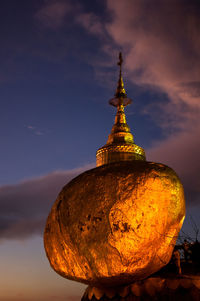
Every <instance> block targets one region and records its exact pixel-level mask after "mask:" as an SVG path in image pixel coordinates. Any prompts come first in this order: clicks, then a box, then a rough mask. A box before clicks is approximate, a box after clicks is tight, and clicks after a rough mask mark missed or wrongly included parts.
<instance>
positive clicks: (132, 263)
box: [44, 55, 185, 287]
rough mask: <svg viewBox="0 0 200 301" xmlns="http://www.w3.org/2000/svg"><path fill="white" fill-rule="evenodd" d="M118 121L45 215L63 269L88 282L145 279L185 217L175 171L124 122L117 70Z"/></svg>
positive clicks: (55, 261) (48, 241) (54, 260)
mask: <svg viewBox="0 0 200 301" xmlns="http://www.w3.org/2000/svg"><path fill="white" fill-rule="evenodd" d="M121 64H122V58H121V55H120V61H119V65H120V77H119V82H118V88H117V91H116V94H115V98H114V99H112V100H111V101H110V103H111V104H113V105H114V106H116V107H117V114H116V118H115V124H114V126H113V128H112V131H111V134H110V135H109V138H108V141H107V144H106V145H105V146H103V147H102V148H100V149H99V150H98V151H97V155H96V157H97V167H96V168H94V169H91V170H88V171H86V172H84V173H82V174H80V175H79V176H78V177H76V178H74V179H73V180H72V181H70V182H69V183H68V184H67V185H66V186H65V187H64V188H63V189H62V190H61V192H60V193H59V195H58V197H57V200H56V201H55V203H54V205H53V207H52V210H51V212H50V214H49V217H48V219H47V223H46V228H45V233H44V245H45V250H46V254H47V257H48V259H49V261H50V264H51V266H52V268H53V269H54V270H55V271H56V272H57V273H58V274H60V275H61V276H63V277H66V278H68V279H72V280H76V281H80V282H83V283H86V284H90V285H93V286H97V287H98V286H114V285H121V284H125V283H130V282H132V281H134V280H139V279H144V278H145V277H148V276H149V275H151V274H152V273H154V272H156V271H157V270H159V269H160V268H161V267H163V266H164V265H166V264H167V263H168V262H169V260H170V258H171V255H172V251H173V249H174V245H175V243H176V239H177V237H178V233H179V231H180V229H181V226H182V223H183V220H184V217H185V200H184V192H183V186H182V184H181V182H180V180H179V178H178V176H177V175H176V173H175V172H174V171H173V170H172V169H171V168H169V167H167V166H166V165H163V164H159V163H153V162H147V161H146V160H145V153H144V150H143V149H142V148H141V147H139V146H137V145H136V144H135V143H134V141H133V136H132V134H131V132H130V129H129V127H128V125H127V123H126V118H125V114H124V106H125V105H127V104H128V103H129V102H130V100H129V99H128V98H127V96H126V92H125V90H124V86H123V80H122V75H121Z"/></svg>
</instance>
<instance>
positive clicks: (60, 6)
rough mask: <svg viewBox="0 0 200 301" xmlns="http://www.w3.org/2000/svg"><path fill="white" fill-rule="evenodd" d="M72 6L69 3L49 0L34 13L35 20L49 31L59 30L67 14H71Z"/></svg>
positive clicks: (61, 0)
mask: <svg viewBox="0 0 200 301" xmlns="http://www.w3.org/2000/svg"><path fill="white" fill-rule="evenodd" d="M71 9H72V6H71V4H70V2H69V1H63V0H53V1H52V0H50V1H46V2H45V5H43V6H42V7H41V8H40V10H39V11H38V12H37V13H36V15H35V19H36V20H37V21H39V22H40V23H41V24H42V25H43V26H45V27H46V28H50V29H59V28H60V27H61V26H62V25H63V24H64V20H65V17H66V15H67V14H69V13H70V12H71Z"/></svg>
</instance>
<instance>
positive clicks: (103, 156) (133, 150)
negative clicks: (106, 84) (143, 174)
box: [96, 52, 146, 166]
mask: <svg viewBox="0 0 200 301" xmlns="http://www.w3.org/2000/svg"><path fill="white" fill-rule="evenodd" d="M122 62H123V59H122V54H121V52H120V53H119V62H118V65H119V67H120V71H119V80H118V86H117V90H116V93H115V97H114V98H112V99H111V100H110V101H109V104H110V105H112V106H114V107H117V113H116V116H115V123H114V125H113V127H112V130H111V134H110V135H109V136H108V140H107V143H106V144H105V145H104V146H103V147H101V148H99V149H98V150H97V153H96V165H97V166H101V165H105V164H109V163H113V162H119V161H133V160H143V161H144V160H146V158H145V152H144V150H143V148H142V147H140V146H138V145H136V144H135V143H134V139H133V135H132V134H131V131H130V128H129V126H128V125H127V123H126V116H125V113H124V107H126V106H127V105H128V104H130V103H131V102H132V101H131V99H130V98H127V95H126V91H125V88H124V82H123V78H122Z"/></svg>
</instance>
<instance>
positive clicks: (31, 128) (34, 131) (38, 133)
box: [25, 125, 44, 136]
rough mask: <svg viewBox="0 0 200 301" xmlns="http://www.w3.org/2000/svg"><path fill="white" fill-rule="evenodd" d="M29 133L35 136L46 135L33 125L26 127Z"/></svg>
mask: <svg viewBox="0 0 200 301" xmlns="http://www.w3.org/2000/svg"><path fill="white" fill-rule="evenodd" d="M25 127H26V128H27V129H28V130H29V131H31V132H32V133H34V134H35V135H37V136H42V135H44V133H43V132H42V131H40V130H38V129H37V127H36V126H33V125H27V126H25Z"/></svg>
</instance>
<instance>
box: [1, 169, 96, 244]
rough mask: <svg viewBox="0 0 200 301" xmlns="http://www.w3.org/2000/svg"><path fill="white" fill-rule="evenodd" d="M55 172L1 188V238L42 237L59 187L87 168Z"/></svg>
mask: <svg viewBox="0 0 200 301" xmlns="http://www.w3.org/2000/svg"><path fill="white" fill-rule="evenodd" d="M91 167H93V166H92V165H87V166H85V167H82V168H77V169H73V170H66V171H55V172H52V173H50V174H47V175H45V176H43V177H38V178H35V179H31V180H27V181H24V182H21V183H19V184H17V185H7V186H1V187H0V239H25V238H28V237H29V236H31V235H35V234H39V235H42V233H43V230H44V225H45V220H46V218H47V215H48V213H49V211H50V208H51V206H52V204H53V202H54V201H55V199H56V197H57V195H58V193H59V192H60V190H61V188H62V187H63V186H64V185H65V184H66V183H68V182H69V181H70V180H71V179H72V178H74V177H75V176H77V175H78V174H80V173H82V172H83V171H85V170H86V169H89V168H91Z"/></svg>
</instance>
